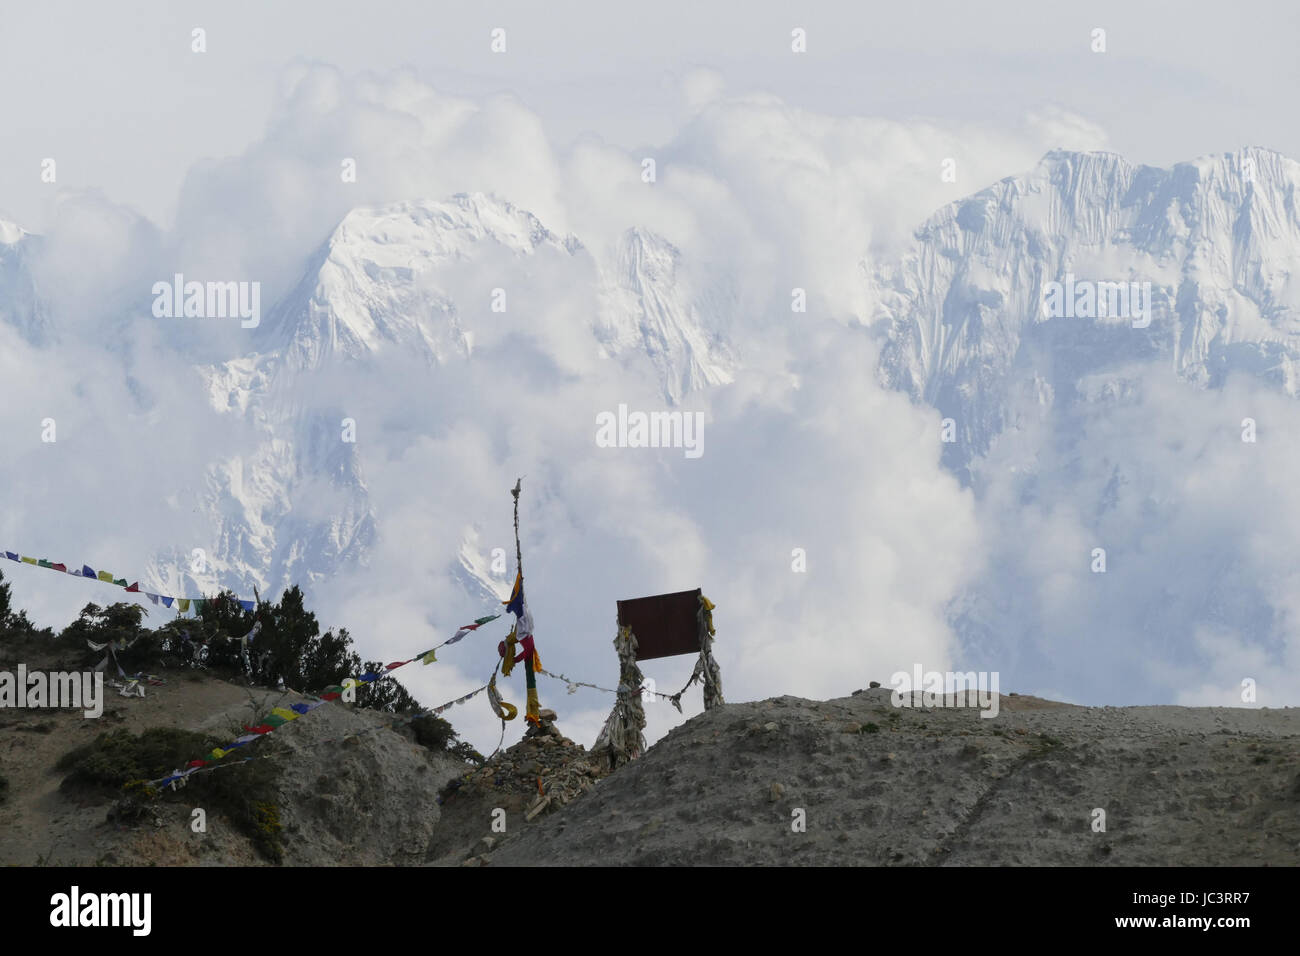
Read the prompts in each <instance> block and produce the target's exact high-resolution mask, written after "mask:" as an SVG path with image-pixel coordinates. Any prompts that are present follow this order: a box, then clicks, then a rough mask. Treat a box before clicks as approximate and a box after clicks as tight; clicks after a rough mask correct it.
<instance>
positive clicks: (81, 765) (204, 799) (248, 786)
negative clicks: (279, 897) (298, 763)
mask: <svg viewBox="0 0 1300 956" xmlns="http://www.w3.org/2000/svg"><path fill="white" fill-rule="evenodd" d="M223 743H225V741H221V740H218V739H217V738H215V737H211V736H208V735H206V734H201V733H196V732H195V731H190V730H178V729H176V728H172V727H155V728H150V729H148V730H145V731H142V732H141V733H139V734H133V733H131V732H130V731H129V730H116V731H112V732H110V733H105V734H100V735H99V736H98V737H96V738H95V740H93V741H91V742H90V743H87V744H83V745H82V746H80V747H77V748H76V749H74V750H71V751H69V752H68V753H66V754H64V755H63V757H62V758H60V759H59V762H58V763H57V764H56V768H57V769H59V770H63V771H66V772H67V777H65V778H64V780H63V783H62V784H61V787H62V788H63V789H65V790H71V791H83V792H92V793H100V794H109V793H113V794H116V795H117V796H118V797H119V800H118V803H117V804H116V805H115V807H114V809H113V815H114V818H115V819H118V820H122V821H129V820H139V819H143V818H144V817H145V816H146V815H147V813H148V807H149V806H151V805H152V803H153V802H154V801H156V800H159V799H179V800H184V799H185V798H187V797H188V798H189V801H191V802H195V803H201V804H202V806H204V807H205V808H207V809H209V810H217V811H220V812H224V813H225V814H226V815H227V816H228V817H229V818H230V820H231V822H232V823H233V824H234V825H235V827H236V828H237V829H239V830H240V832H242V833H244V834H245V835H246V836H248V837H249V838H250V839H251V840H252V841H253V844H254V846H256V847H257V849H258V850H259V852H261V853H262V855H263V856H265V857H266V859H268V860H270V861H272V862H275V863H279V862H281V861H282V860H283V857H284V848H283V846H282V844H281V829H280V826H279V817H278V811H277V810H276V809H275V803H274V801H275V796H276V779H277V773H278V771H277V768H276V766H275V762H274V761H272V760H263V759H254V760H245V759H244V756H243V755H242V754H240V752H238V751H237V752H236V755H234V756H233V757H231V756H228V757H226V758H225V760H224V761H223V762H224V763H227V764H231V766H229V767H225V768H223V769H222V770H220V771H218V772H216V773H200V774H195V775H193V776H191V777H190V778H188V783H187V785H186V787H185V789H184V790H181V791H178V792H177V793H176V794H172V793H171V792H170V791H166V792H164V793H161V794H160V793H157V792H156V791H153V790H152V789H151V788H149V787H148V786H147V784H146V783H145V781H148V780H156V779H158V778H161V777H163V776H165V775H167V774H168V773H170V772H171V771H173V770H176V769H179V768H182V767H184V766H185V765H186V764H187V763H188V762H189V761H191V760H193V759H194V758H195V757H196V756H198V755H200V754H206V753H209V752H211V751H212V749H213V748H214V747H219V746H221V745H222V744H223ZM258 746H259V750H260V752H259V753H258V755H257V756H258V757H259V758H261V757H266V756H268V752H273V749H272V748H273V742H272V741H263V742H260V743H259V744H258ZM236 764H237V766H235V765H236ZM196 798H197V799H196ZM272 823H274V824H275V825H274V826H272V825H271V824H272Z"/></svg>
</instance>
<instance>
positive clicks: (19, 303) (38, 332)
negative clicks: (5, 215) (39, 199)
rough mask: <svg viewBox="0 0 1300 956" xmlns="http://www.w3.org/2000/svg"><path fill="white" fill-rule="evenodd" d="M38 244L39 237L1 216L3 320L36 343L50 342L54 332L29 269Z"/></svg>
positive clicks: (0, 313)
mask: <svg viewBox="0 0 1300 956" xmlns="http://www.w3.org/2000/svg"><path fill="white" fill-rule="evenodd" d="M39 245H40V238H39V237H38V236H33V235H31V234H30V233H28V232H26V231H24V230H23V229H22V228H21V227H20V226H17V225H15V224H14V223H12V222H7V221H5V220H3V219H0V322H5V323H7V324H9V325H12V326H13V327H14V328H15V329H17V330H18V332H19V334H20V335H22V337H23V338H24V339H26V340H27V341H28V342H30V343H32V344H33V345H44V344H47V343H48V342H49V341H50V337H51V332H52V330H51V328H50V325H49V319H48V316H47V313H46V308H45V305H44V303H43V302H42V301H41V298H40V295H39V294H38V292H37V288H36V283H35V281H34V280H33V278H32V272H31V268H30V258H31V256H33V255H35V254H36V253H37V251H38V249H39Z"/></svg>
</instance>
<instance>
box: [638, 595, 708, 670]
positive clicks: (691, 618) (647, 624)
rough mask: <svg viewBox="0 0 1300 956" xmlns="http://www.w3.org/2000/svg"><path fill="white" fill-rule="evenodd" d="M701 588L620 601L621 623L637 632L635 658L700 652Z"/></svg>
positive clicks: (645, 659) (641, 659) (642, 659)
mask: <svg viewBox="0 0 1300 956" xmlns="http://www.w3.org/2000/svg"><path fill="white" fill-rule="evenodd" d="M699 612H700V589H699V588H696V589H695V590H694V591H677V592H676V593H673V594H655V595H652V596H650V597H643V598H632V599H631V600H628V601H619V602H618V624H619V627H630V628H632V633H633V634H634V635H636V643H637V648H636V659H637V660H638V661H652V660H655V659H656V658H659V657H675V656H677V655H678V654H698V653H699V652H700V623H699V616H698V615H699Z"/></svg>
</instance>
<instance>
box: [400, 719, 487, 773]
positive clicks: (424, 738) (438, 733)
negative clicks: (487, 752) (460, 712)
mask: <svg viewBox="0 0 1300 956" xmlns="http://www.w3.org/2000/svg"><path fill="white" fill-rule="evenodd" d="M411 732H412V734H414V736H415V742H416V743H417V744H419V745H420V746H422V747H427V748H429V749H430V750H434V751H439V752H445V753H449V754H451V755H452V756H453V757H457V758H459V759H461V760H464V761H465V762H466V763H476V764H479V765H482V764H483V762H484V761H483V755H482V754H481V753H479V752H478V751H477V750H475V749H474V748H473V747H472V746H470V745H469V744H468V743H467V742H465V741H463V740H459V739H458V738H457V736H456V731H455V730H454V729H453V728H452V726H451V724H450V723H448V722H447V721H445V720H443V719H442V718H441V717H439V716H437V715H436V714H427V715H425V716H423V717H416V718H415V719H414V720H412V721H411Z"/></svg>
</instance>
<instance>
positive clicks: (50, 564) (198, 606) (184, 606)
mask: <svg viewBox="0 0 1300 956" xmlns="http://www.w3.org/2000/svg"><path fill="white" fill-rule="evenodd" d="M0 553H3V555H4V556H5V557H6V558H8V559H9V560H10V561H18V562H20V563H22V564H30V565H33V566H35V567H38V568H49V569H50V570H51V571H59V572H61V573H63V574H70V575H72V577H74V578H88V579H89V580H91V581H103V582H104V583H105V584H115V585H117V586H118V587H120V588H125V589H126V590H127V591H128V592H129V593H131V594H143V595H144V596H145V597H147V598H148V599H149V600H150V602H151V603H153V604H158V603H160V602H161V603H162V605H163V607H168V608H170V607H172V606H175V607H176V608H178V609H179V610H180V611H181V612H185V611H188V610H189V609H190V605H191V604H193V605H194V610H195V612H199V611H202V610H203V606H204V604H205V603H206V602H207V601H208V600H210V598H178V597H172V596H171V595H168V594H154V593H153V592H152V591H141V590H140V582H139V581H136V582H135V583H134V584H128V583H127V581H126V578H114V577H113V573H112V572H111V571H95V570H94V569H93V568H91V566H90V565H88V564H83V565H82V566H81V569H80V570H77V569H76V568H71V569H70V568H69V567H68V566H67V565H66V564H62V563H57V562H54V561H49V560H47V559H45V558H41V559H39V560H37V559H36V558H27V557H23V556H22V555H20V554H18V552H16V551H4V552H0ZM235 600H236V601H238V602H239V606H240V607H241V608H243V609H244V610H245V611H251V610H253V608H254V607H255V606H256V602H254V601H245V600H244V599H242V598H236V599H235Z"/></svg>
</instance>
